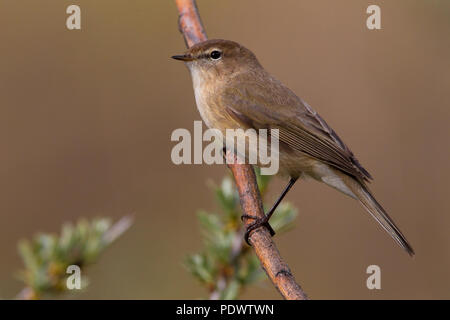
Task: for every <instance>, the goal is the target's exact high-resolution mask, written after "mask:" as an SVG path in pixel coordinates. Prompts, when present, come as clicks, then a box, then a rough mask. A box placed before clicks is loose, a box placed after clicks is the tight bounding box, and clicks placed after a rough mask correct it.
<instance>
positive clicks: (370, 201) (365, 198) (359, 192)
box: [342, 175, 414, 256]
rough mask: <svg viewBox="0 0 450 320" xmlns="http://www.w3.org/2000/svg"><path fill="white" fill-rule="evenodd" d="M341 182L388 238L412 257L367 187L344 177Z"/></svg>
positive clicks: (397, 231)
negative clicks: (386, 233)
mask: <svg viewBox="0 0 450 320" xmlns="http://www.w3.org/2000/svg"><path fill="white" fill-rule="evenodd" d="M344 176H345V178H344V177H342V178H344V179H343V180H344V181H345V184H346V185H347V186H348V187H349V189H350V190H351V191H352V192H353V194H354V195H355V196H356V198H357V199H358V200H359V201H360V202H361V204H362V205H363V207H364V208H365V209H366V210H367V211H368V212H369V213H370V215H371V216H372V217H374V218H375V220H377V221H378V223H379V224H380V225H381V226H382V227H383V229H384V230H386V231H387V232H388V233H389V234H390V236H391V237H392V238H393V239H394V240H395V241H396V242H397V243H398V244H399V245H400V246H401V247H402V248H403V249H405V250H406V252H408V254H409V255H410V256H414V249H413V248H412V247H411V245H410V244H409V243H408V240H406V238H405V236H404V235H403V234H402V232H401V231H400V229H399V228H398V227H397V226H396V225H395V223H394V221H393V220H392V219H391V217H389V215H388V214H387V212H386V211H385V210H384V209H383V207H382V206H381V205H380V204H379V203H378V201H377V200H376V199H375V197H374V196H373V195H372V193H371V192H370V191H369V189H368V188H367V186H365V185H364V184H363V183H361V182H358V181H356V180H355V179H354V178H352V177H350V176H347V175H344Z"/></svg>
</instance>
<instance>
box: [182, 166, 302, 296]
mask: <svg viewBox="0 0 450 320" xmlns="http://www.w3.org/2000/svg"><path fill="white" fill-rule="evenodd" d="M255 171H256V177H257V182H258V187H259V190H260V192H261V196H262V197H263V199H264V195H265V194H266V191H267V188H268V185H269V182H270V179H271V176H263V175H261V174H260V171H259V169H258V168H255ZM212 188H213V190H214V194H215V197H216V201H217V203H218V207H219V208H220V211H221V213H217V212H205V211H200V212H198V220H199V223H200V228H201V232H202V237H203V241H204V248H203V250H202V251H201V252H199V253H195V254H192V255H189V256H188V257H187V259H186V266H187V268H188V270H189V271H190V272H191V274H192V275H193V276H194V277H195V278H196V279H198V280H199V281H200V283H201V284H202V285H203V286H205V287H206V289H207V290H208V291H209V294H210V299H222V300H232V299H237V298H238V297H239V294H240V293H241V292H242V290H243V289H244V288H245V287H246V286H248V285H251V284H253V283H255V282H258V281H260V280H262V279H265V278H266V276H265V273H264V271H263V270H262V268H261V267H260V263H259V260H258V258H257V257H256V255H255V254H254V252H253V250H251V248H250V247H249V246H248V245H247V244H246V243H245V241H244V233H245V230H244V228H243V224H242V223H241V219H240V216H241V208H240V203H239V195H238V193H237V190H236V188H235V185H234V183H233V181H232V178H231V177H230V176H229V175H228V176H226V177H225V178H224V179H223V180H222V183H221V185H220V186H212ZM296 215H297V213H296V210H295V209H294V208H293V207H292V205H290V204H289V203H287V202H282V203H281V204H280V206H279V207H278V209H277V210H276V211H275V213H274V215H273V217H272V218H271V220H270V224H271V226H272V227H273V228H274V230H275V231H276V232H277V233H278V234H279V233H280V232H283V231H286V230H287V229H289V228H290V227H292V226H293V224H292V222H293V220H294V219H295V217H296Z"/></svg>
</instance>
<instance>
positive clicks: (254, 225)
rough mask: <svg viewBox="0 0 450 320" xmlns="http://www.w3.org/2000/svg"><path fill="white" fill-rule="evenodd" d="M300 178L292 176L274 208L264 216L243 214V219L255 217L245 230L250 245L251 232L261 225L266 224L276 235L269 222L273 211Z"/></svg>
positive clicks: (271, 232)
mask: <svg viewBox="0 0 450 320" xmlns="http://www.w3.org/2000/svg"><path fill="white" fill-rule="evenodd" d="M297 179H298V178H291V179H290V180H289V183H288V184H287V186H286V187H285V188H284V190H283V192H282V193H281V195H280V196H279V197H278V199H277V201H275V203H274V205H273V206H272V208H271V209H270V210H269V212H268V213H267V214H266V215H265V217H264V218H259V217H256V216H252V215H248V214H243V215H242V216H241V220H243V219H253V220H255V222H253V223H252V224H251V225H249V226H248V227H247V230H246V231H245V242H247V244H248V245H250V243H249V241H248V238H249V236H250V233H251V232H252V231H253V230H255V229H258V228H259V227H261V226H265V227H266V228H267V229H269V232H270V235H271V236H274V235H275V231H273V229H272V227H271V226H270V224H269V219H270V218H271V217H272V215H273V213H274V212H275V210H276V209H277V207H278V205H279V204H280V203H281V201H282V200H283V198H284V197H285V196H286V194H287V193H288V192H289V190H290V189H291V188H292V186H293V185H294V183H295V182H296V181H297Z"/></svg>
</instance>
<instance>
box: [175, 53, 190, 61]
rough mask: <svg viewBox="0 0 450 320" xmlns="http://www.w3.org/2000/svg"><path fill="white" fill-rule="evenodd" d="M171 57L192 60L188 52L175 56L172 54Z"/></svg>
mask: <svg viewBox="0 0 450 320" xmlns="http://www.w3.org/2000/svg"><path fill="white" fill-rule="evenodd" d="M172 59H175V60H181V61H192V60H194V59H193V58H192V56H191V55H190V54H180V55H177V56H172Z"/></svg>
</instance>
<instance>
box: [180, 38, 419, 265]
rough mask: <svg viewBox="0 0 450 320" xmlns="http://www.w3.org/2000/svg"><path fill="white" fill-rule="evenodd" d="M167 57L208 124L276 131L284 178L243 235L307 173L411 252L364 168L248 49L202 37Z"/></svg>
mask: <svg viewBox="0 0 450 320" xmlns="http://www.w3.org/2000/svg"><path fill="white" fill-rule="evenodd" d="M172 58H174V59H177V60H182V61H184V62H185V63H186V65H187V67H188V68H189V70H190V73H191V77H192V81H193V85H194V91H195V100H196V102H197V107H198V110H199V111H200V114H201V116H202V118H203V121H204V122H205V123H206V125H207V126H208V127H209V128H215V129H219V130H220V131H221V132H223V133H225V130H226V129H239V128H240V129H244V130H246V129H249V128H253V129H255V130H259V129H278V130H279V137H278V138H279V143H280V148H279V166H280V173H281V174H282V175H283V174H284V175H288V176H289V177H290V180H289V183H288V185H287V186H286V188H285V190H284V191H283V193H282V194H281V196H280V197H279V198H278V200H277V201H276V202H275V204H274V206H273V207H272V208H271V209H270V211H269V212H268V213H267V215H266V218H265V219H260V220H256V221H255V222H254V223H253V224H252V226H251V227H249V228H248V229H247V234H246V239H247V240H248V235H249V234H250V232H251V231H252V230H255V229H256V228H258V227H260V226H261V225H266V226H268V221H269V219H270V217H271V215H272V214H273V212H274V211H275V209H276V207H277V206H278V204H279V203H280V202H281V200H282V199H283V197H284V196H285V195H286V194H287V192H288V191H289V189H290V188H291V187H292V186H293V185H294V183H295V181H296V180H297V179H298V178H299V177H312V178H313V179H315V180H317V181H320V182H324V183H325V184H327V185H329V186H331V187H333V188H335V189H337V190H339V191H341V192H342V193H344V194H346V195H348V196H350V197H352V198H354V199H356V200H358V201H359V202H360V203H361V204H362V205H363V207H364V208H365V209H366V210H367V211H368V212H369V213H370V214H371V215H372V217H374V218H375V219H376V220H377V221H378V223H380V225H381V226H382V227H383V228H384V229H385V230H386V231H387V232H388V233H389V234H390V235H391V237H392V238H394V240H395V241H397V243H398V244H399V245H400V246H401V247H403V248H404V249H405V250H406V251H407V252H408V253H409V254H410V255H411V256H412V255H414V250H413V249H412V247H411V246H410V245H409V243H408V241H407V240H406V239H405V237H404V236H403V234H402V233H401V232H400V230H399V228H398V227H397V226H396V225H395V224H394V222H393V221H392V219H391V218H390V217H389V216H388V214H387V213H386V211H385V210H384V209H383V207H382V206H381V205H380V204H379V203H378V202H377V201H376V200H375V198H374V197H373V195H372V194H371V192H370V191H369V189H368V188H367V185H366V182H368V181H369V180H371V179H372V177H371V175H370V174H369V172H367V170H366V169H364V168H363V167H362V166H361V164H360V163H359V162H358V160H357V159H356V158H355V156H354V155H353V153H352V151H350V149H349V148H348V147H347V146H346V145H345V144H344V142H343V141H342V140H341V138H339V136H338V135H337V134H336V133H335V132H334V130H333V129H331V127H330V126H329V125H328V124H327V123H326V122H325V120H323V119H322V117H320V116H319V114H318V113H317V112H316V111H314V109H312V108H311V107H310V106H309V105H308V104H307V103H306V102H305V101H303V100H302V99H301V98H299V97H297V96H296V95H295V94H294V92H292V91H291V90H290V89H288V88H287V87H286V86H285V85H283V84H282V83H281V82H280V81H278V80H277V79H275V78H274V77H273V76H272V75H270V74H269V73H268V72H267V71H266V70H264V68H263V67H262V66H261V64H260V63H259V62H258V60H257V59H256V57H255V55H254V54H253V53H252V52H251V51H250V50H248V49H246V48H244V47H243V46H241V45H240V44H238V43H236V42H233V41H228V40H208V41H205V42H202V43H199V44H197V45H195V46H193V47H191V48H190V49H189V50H188V51H187V52H186V53H185V54H183V55H177V56H173V57H172ZM246 217H247V218H254V217H251V216H246ZM269 228H270V226H269ZM270 230H271V228H270ZM272 233H273V232H272Z"/></svg>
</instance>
